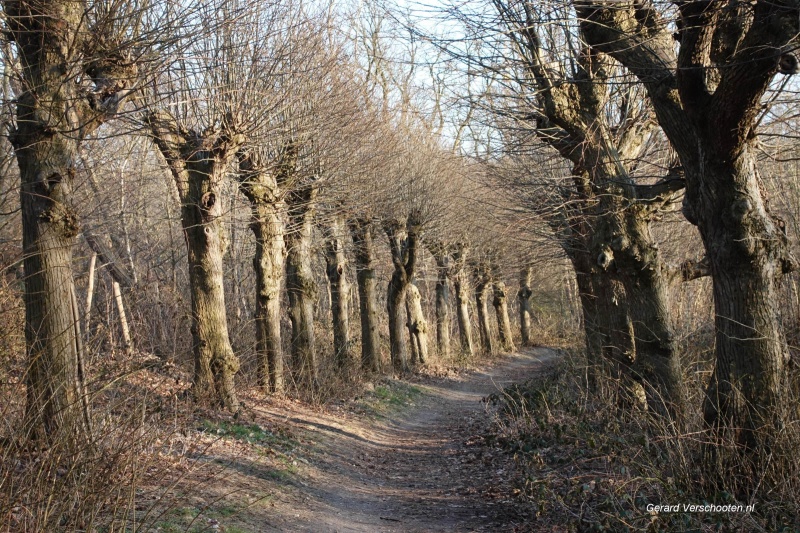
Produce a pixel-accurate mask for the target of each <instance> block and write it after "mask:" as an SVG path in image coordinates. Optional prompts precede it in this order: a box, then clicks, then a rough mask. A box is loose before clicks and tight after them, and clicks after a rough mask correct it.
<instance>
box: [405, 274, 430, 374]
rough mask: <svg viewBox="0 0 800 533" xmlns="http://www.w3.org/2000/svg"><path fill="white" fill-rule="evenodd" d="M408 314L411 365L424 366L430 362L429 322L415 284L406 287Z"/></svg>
mask: <svg viewBox="0 0 800 533" xmlns="http://www.w3.org/2000/svg"><path fill="white" fill-rule="evenodd" d="M406 314H407V315H408V323H407V324H406V326H407V327H408V336H409V339H410V341H411V364H412V365H416V364H417V363H419V364H422V365H424V364H425V363H426V362H427V361H428V321H427V320H425V314H424V313H423V311H422V297H421V296H420V294H419V289H417V286H416V285H415V284H413V283H409V284H408V287H406Z"/></svg>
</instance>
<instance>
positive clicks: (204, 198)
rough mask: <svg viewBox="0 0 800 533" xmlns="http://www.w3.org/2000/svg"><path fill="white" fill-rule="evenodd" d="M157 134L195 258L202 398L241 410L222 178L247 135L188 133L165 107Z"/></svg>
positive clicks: (196, 388) (195, 332)
mask: <svg viewBox="0 0 800 533" xmlns="http://www.w3.org/2000/svg"><path fill="white" fill-rule="evenodd" d="M147 120H148V123H149V126H150V130H151V134H152V136H153V139H154V141H155V143H156V145H157V146H158V148H159V151H160V152H161V154H162V155H163V156H164V158H165V160H166V161H167V164H168V165H169V168H170V171H171V172H172V174H173V177H174V179H175V183H176V185H177V188H178V194H179V196H180V199H181V224H182V226H183V232H184V237H185V239H186V247H187V250H188V259H189V284H190V289H191V295H192V345H193V351H194V359H195V366H194V378H193V384H192V392H193V394H194V396H195V398H196V399H197V400H201V401H218V402H221V403H222V404H223V405H224V406H225V407H226V408H227V409H229V410H231V411H236V410H238V408H239V401H238V399H237V397H236V388H235V384H234V376H235V375H236V372H237V371H238V370H239V360H238V359H237V357H236V355H235V354H234V353H233V348H232V347H231V343H230V337H229V335H228V322H227V313H226V308H225V291H224V279H223V272H224V269H223V255H224V253H225V248H226V246H227V243H226V240H225V235H224V231H223V227H222V223H221V221H220V217H221V216H222V204H223V202H222V198H221V196H220V193H221V186H222V180H223V177H224V175H225V173H226V172H227V166H228V164H229V162H230V160H231V159H232V158H233V156H234V155H235V154H236V150H237V148H238V146H239V145H240V144H241V138H240V137H238V136H236V135H234V134H231V133H228V132H226V133H224V134H220V133H218V132H215V131H210V132H204V133H203V134H200V133H197V132H188V133H186V134H184V131H183V130H182V129H181V128H180V127H179V126H178V125H177V122H176V121H175V119H174V117H172V116H171V115H170V114H169V113H167V112H165V111H159V112H157V113H151V114H150V115H149V116H148V117H147Z"/></svg>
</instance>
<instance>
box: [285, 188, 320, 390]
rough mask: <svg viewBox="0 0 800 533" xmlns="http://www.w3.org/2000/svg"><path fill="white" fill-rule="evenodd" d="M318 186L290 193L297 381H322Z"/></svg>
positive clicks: (289, 283) (289, 272)
mask: <svg viewBox="0 0 800 533" xmlns="http://www.w3.org/2000/svg"><path fill="white" fill-rule="evenodd" d="M317 192H318V187H317V186H316V184H314V183H311V184H303V185H301V186H296V187H295V188H294V190H291V191H290V192H289V194H288V197H287V198H288V201H287V204H288V206H289V210H288V212H289V231H288V232H287V234H286V245H287V248H288V254H287V256H286V291H287V293H288V294H289V319H290V320H291V322H292V366H293V369H294V372H295V375H296V381H297V383H300V384H304V385H308V386H311V387H316V386H317V385H318V384H319V377H318V372H319V365H318V361H317V346H316V334H315V330H314V306H315V305H316V302H317V297H318V296H319V287H318V286H317V282H316V281H315V280H314V273H313V272H312V270H311V245H312V242H311V240H312V237H313V230H314V214H315V212H316V199H317Z"/></svg>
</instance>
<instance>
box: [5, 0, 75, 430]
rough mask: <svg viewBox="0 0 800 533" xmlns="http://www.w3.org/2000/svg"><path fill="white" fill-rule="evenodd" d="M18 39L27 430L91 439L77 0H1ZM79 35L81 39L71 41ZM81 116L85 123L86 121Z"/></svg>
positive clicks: (16, 141)
mask: <svg viewBox="0 0 800 533" xmlns="http://www.w3.org/2000/svg"><path fill="white" fill-rule="evenodd" d="M3 7H4V15H5V20H6V25H7V26H6V34H7V39H9V40H13V41H15V42H16V45H17V47H16V48H17V52H18V54H19V61H20V64H21V67H22V68H21V71H20V73H21V75H22V77H23V79H22V83H21V86H22V93H21V94H20V95H19V97H18V98H17V99H16V100H15V103H16V128H15V129H14V130H13V131H12V132H11V135H10V141H11V143H12V145H13V146H14V151H15V155H16V159H17V164H18V165H19V172H20V179H21V187H20V204H21V209H22V248H23V254H24V257H25V259H24V270H25V340H26V352H27V356H28V361H29V367H28V370H27V374H26V384H27V409H26V422H25V423H26V430H27V431H28V432H29V434H30V435H31V437H33V438H36V439H41V440H56V439H60V438H67V439H70V440H71V441H72V440H74V441H75V442H86V441H88V440H89V433H90V428H89V413H88V402H87V400H86V397H85V394H84V379H85V376H84V375H83V363H82V359H83V353H82V352H83V348H82V344H81V341H82V338H81V333H80V313H79V312H78V308H77V301H76V298H75V287H74V282H73V277H72V247H73V245H74V244H75V237H76V235H77V234H78V232H79V227H78V217H77V215H76V213H75V211H74V209H73V207H72V205H70V201H71V197H72V187H73V179H74V176H75V161H76V158H77V154H78V148H79V144H80V141H81V139H82V138H83V137H84V131H85V129H89V126H88V125H84V124H83V123H82V122H83V121H84V120H86V119H89V118H90V117H89V116H85V115H84V114H83V113H82V111H83V107H82V106H83V105H86V102H85V100H84V99H82V97H81V95H80V94H79V85H78V84H77V83H73V82H72V79H73V76H75V75H76V72H78V70H77V69H76V66H77V67H79V66H80V63H79V61H80V55H78V54H80V52H78V51H77V50H80V48H81V44H82V42H81V40H80V39H79V38H78V37H77V35H79V28H80V25H81V21H82V17H83V12H84V9H85V8H86V6H85V5H84V4H82V3H81V2H46V3H43V2H36V3H24V2H11V1H8V0H7V1H5V2H3ZM75 41H77V42H75ZM84 126H85V127H84Z"/></svg>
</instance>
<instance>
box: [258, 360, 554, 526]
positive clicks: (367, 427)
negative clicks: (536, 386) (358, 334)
mask: <svg viewBox="0 0 800 533" xmlns="http://www.w3.org/2000/svg"><path fill="white" fill-rule="evenodd" d="M554 357H556V352H555V351H553V350H550V349H546V348H532V349H528V350H525V351H523V352H521V353H518V354H515V355H512V356H509V357H506V358H504V359H502V360H501V361H499V362H498V363H496V364H495V365H494V366H492V367H490V368H487V369H485V370H483V371H479V372H473V373H470V374H469V375H468V376H466V377H464V378H462V379H460V380H445V381H444V382H442V383H439V384H433V385H430V384H426V385H422V386H420V388H421V389H422V390H423V393H422V395H421V397H419V398H418V399H417V400H416V401H415V405H414V406H412V407H409V408H407V409H405V410H404V411H403V412H402V413H401V414H398V415H393V416H390V418H389V419H387V420H379V421H377V422H376V421H374V420H366V419H363V418H359V417H352V416H350V417H348V416H345V415H342V416H341V417H340V416H335V415H326V416H322V415H319V414H313V413H301V414H298V413H293V414H292V415H290V417H288V418H287V417H286V416H285V413H283V414H282V413H280V412H278V411H275V412H270V411H271V410H270V409H269V408H267V409H264V410H262V413H261V414H262V416H267V417H276V418H278V417H281V416H283V421H284V422H286V421H288V422H290V423H292V425H294V426H295V427H297V428H298V430H299V431H304V432H306V434H307V435H308V436H310V438H311V439H313V440H314V441H315V442H316V443H317V444H316V446H315V449H314V450H313V452H312V453H311V456H310V457H309V458H308V463H307V464H303V465H301V468H300V472H299V473H298V477H297V479H296V480H295V481H292V482H291V485H292V489H291V490H290V491H289V493H287V494H284V495H279V496H277V500H276V501H275V502H274V503H273V508H272V512H271V513H270V515H271V516H270V517H269V524H268V525H264V526H263V530H265V531H266V530H278V531H313V532H320V533H321V532H401V531H402V532H413V531H425V532H428V531H448V532H450V531H513V529H514V527H513V524H514V522H515V519H514V516H513V512H512V507H513V503H512V502H511V501H509V499H508V498H507V489H508V487H505V489H506V494H505V495H504V494H503V490H499V491H498V490H497V485H498V484H500V485H504V484H503V482H502V481H503V479H504V477H505V472H504V471H503V469H504V465H507V464H508V463H507V459H503V458H500V457H498V456H497V455H498V454H497V453H493V452H492V451H491V450H488V449H487V448H485V447H484V445H483V444H482V439H480V438H477V437H476V436H477V435H480V434H482V432H484V431H485V430H486V428H487V427H488V424H489V422H490V420H489V418H490V417H489V416H487V414H486V412H485V405H484V404H483V403H482V402H481V399H482V398H484V397H486V396H487V395H489V394H491V393H493V392H496V391H497V390H498V389H499V388H502V387H504V386H507V385H509V384H511V383H513V382H520V381H524V380H525V379H527V378H528V377H532V376H533V375H534V374H536V373H537V372H539V371H541V369H542V368H543V366H544V365H546V363H547V362H548V361H550V360H552V359H553V358H554ZM273 513H274V514H273Z"/></svg>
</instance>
